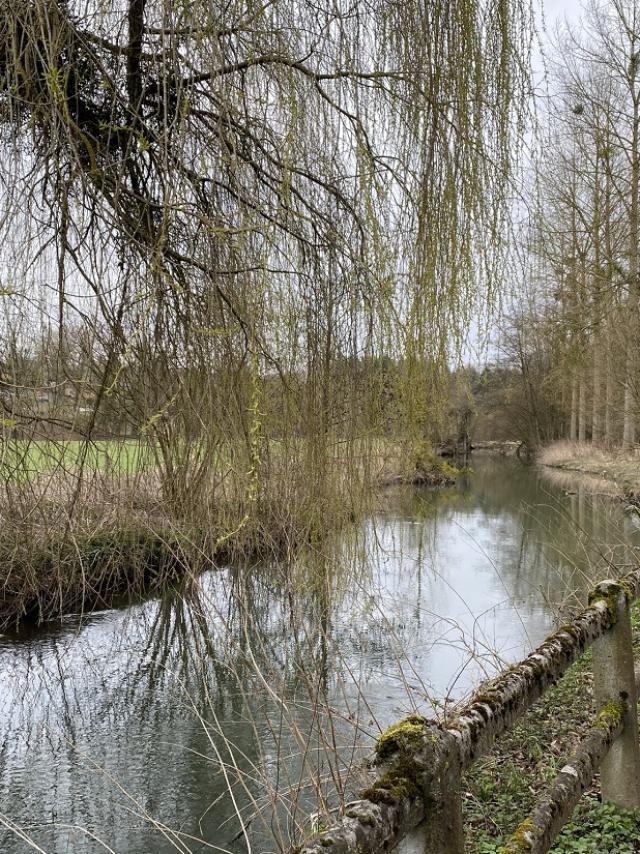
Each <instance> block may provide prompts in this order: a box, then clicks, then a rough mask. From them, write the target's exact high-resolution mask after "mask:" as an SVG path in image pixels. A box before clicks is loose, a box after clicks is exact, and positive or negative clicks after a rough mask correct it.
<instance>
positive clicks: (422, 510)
mask: <svg viewBox="0 0 640 854" xmlns="http://www.w3.org/2000/svg"><path fill="white" fill-rule="evenodd" d="M473 465H474V469H475V473H474V474H473V475H471V476H469V477H468V478H466V479H464V481H463V482H461V483H460V484H459V485H458V486H457V487H455V488H452V489H449V490H445V491H440V492H430V491H428V490H424V491H420V490H404V491H402V490H401V491H398V492H397V493H390V494H389V495H387V496H386V497H385V504H384V509H383V510H381V511H380V512H379V513H377V514H376V515H375V516H373V517H372V518H370V519H368V520H367V521H366V522H365V523H364V524H363V525H362V526H359V527H358V528H357V530H353V531H349V532H345V533H344V534H343V535H342V538H341V541H340V542H339V543H337V544H336V546H335V548H334V549H333V550H332V552H331V557H327V556H326V555H324V556H319V555H315V554H310V555H307V556H305V558H304V560H301V561H300V563H299V565H298V566H296V567H293V568H289V570H288V571H287V572H285V570H284V568H283V567H273V566H269V567H264V566H257V567H253V568H251V569H250V570H248V571H244V572H242V573H238V572H235V573H234V572H232V571H221V572H217V573H210V574H208V575H205V576H204V577H201V578H200V579H199V581H198V582H193V581H192V582H190V583H189V584H186V585H185V586H184V589H182V590H181V591H179V592H178V593H175V594H174V595H172V596H167V597H166V598H165V599H163V600H162V601H153V602H148V603H145V604H143V605H140V606H136V607H132V608H129V609H128V610H126V611H109V612H104V613H100V614H94V615H91V616H90V617H87V618H84V619H73V620H69V621H68V622H67V623H66V624H65V626H63V627H62V628H58V629H56V630H51V631H45V632H41V633H39V634H37V635H35V636H32V637H30V638H23V639H21V640H20V641H19V642H17V641H15V640H12V639H10V638H0V672H1V683H0V684H1V686H2V688H1V690H0V744H1V754H0V851H2V852H3V853H4V854H18V852H20V854H22V852H25V854H26V852H31V851H45V852H49V854H62V852H65V854H66V853H67V852H73V854H88V852H91V854H93V852H104V851H112V852H117V854H166V852H174V851H178V852H182V854H186V852H198V854H200V852H205V851H233V852H240V851H247V850H250V851H254V852H263V851H264V852H266V851H277V850H279V848H278V844H280V845H284V844H285V843H286V839H287V836H288V834H289V833H290V831H291V829H292V827H293V825H294V824H295V822H296V821H300V820H301V817H302V815H304V814H306V813H307V812H308V811H309V810H310V809H315V808H316V807H315V804H316V803H317V802H318V796H319V795H320V796H321V798H322V797H323V796H326V797H327V799H328V800H329V801H331V799H332V797H333V793H335V791H336V790H338V791H340V790H342V789H346V790H347V791H348V790H350V789H351V788H353V787H355V786H357V778H358V772H357V758H358V756H359V755H361V752H362V751H363V750H366V749H367V748H368V747H370V744H371V742H370V737H375V735H376V733H377V732H378V731H379V728H380V727H384V726H386V725H388V724H389V723H390V722H391V721H393V720H395V719H397V718H398V717H399V716H401V715H403V714H406V713H407V711H409V710H411V709H419V710H420V711H422V712H424V713H426V714H430V715H432V714H442V713H444V712H446V710H447V708H448V707H449V706H450V705H451V703H452V702H453V701H454V700H456V699H459V698H460V697H461V696H463V695H464V694H465V692H468V690H469V689H470V687H471V686H472V685H473V684H474V683H475V682H477V681H478V680H479V679H482V678H484V677H486V676H487V675H490V674H492V673H493V672H495V670H496V669H500V668H501V667H502V666H504V663H505V662H511V661H513V660H516V659H518V658H520V657H522V655H523V654H524V653H526V652H527V651H528V650H529V649H530V648H531V647H532V646H534V645H536V644H537V643H539V642H540V641H541V640H542V639H543V638H544V636H545V635H547V634H548V633H549V631H550V630H551V629H552V628H553V625H554V622H555V621H556V618H557V614H558V610H557V606H558V604H559V603H565V604H566V603H570V602H572V601H573V602H575V601H576V597H577V599H579V598H580V596H581V595H582V594H583V593H584V591H585V590H586V589H587V588H588V587H589V585H590V581H591V579H593V578H599V577H604V576H607V575H611V574H612V570H611V565H612V564H617V565H620V566H622V565H624V564H627V563H630V562H631V561H632V559H633V547H634V544H636V543H637V544H640V533H639V531H638V528H637V526H636V524H635V521H634V517H633V516H631V515H627V514H625V512H624V509H623V508H622V506H621V505H619V504H617V503H615V502H612V501H610V500H608V499H606V498H601V497H598V496H592V495H590V494H588V493H587V492H586V490H584V489H583V488H582V487H577V486H574V487H572V488H571V491H573V490H576V492H575V494H567V487H566V486H564V487H561V486H558V485H557V484H555V485H554V484H553V483H550V482H549V481H548V480H547V479H545V478H543V477H542V476H541V475H540V474H539V473H538V472H537V471H536V470H535V469H532V468H526V467H523V466H521V465H520V464H518V463H516V462H515V461H510V460H504V459H497V458H489V457H486V458H484V459H483V458H478V459H476V460H474V464H473ZM319 579H328V581H326V582H323V581H321V580H319ZM334 747H337V748H338V751H337V752H338V755H339V756H340V759H339V760H336V759H335V755H336V751H334ZM314 779H315V780H316V781H317V784H316V785H313V784H310V782H309V781H312V780H314ZM238 816H241V817H242V823H241V822H240V821H239V819H238ZM243 827H244V828H245V829H244V831H243V829H242V828H243ZM278 840H280V843H278Z"/></svg>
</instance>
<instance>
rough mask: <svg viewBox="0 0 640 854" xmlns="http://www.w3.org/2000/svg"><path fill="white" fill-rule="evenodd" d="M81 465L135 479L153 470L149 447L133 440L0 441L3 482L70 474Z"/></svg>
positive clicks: (0, 470) (91, 469)
mask: <svg viewBox="0 0 640 854" xmlns="http://www.w3.org/2000/svg"><path fill="white" fill-rule="evenodd" d="M81 465H84V467H85V469H86V470H88V471H101V472H105V473H107V474H111V475H116V476H117V475H134V474H136V473H138V472H140V471H146V470H148V469H149V468H152V467H153V466H154V465H155V459H154V454H153V449H152V448H151V447H150V445H149V444H148V443H143V442H139V441H137V440H136V439H127V440H124V441H113V440H102V441H100V440H99V441H95V442H90V443H87V442H83V441H81V440H69V441H64V440H60V441H55V440H49V439H41V440H22V439H9V440H4V441H0V476H2V477H3V478H5V479H12V478H14V479H22V478H27V479H29V478H32V477H35V476H36V475H39V474H46V473H47V472H54V471H56V470H61V471H65V472H73V471H77V469H78V468H79V467H80V466H81Z"/></svg>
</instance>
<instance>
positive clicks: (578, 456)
mask: <svg viewBox="0 0 640 854" xmlns="http://www.w3.org/2000/svg"><path fill="white" fill-rule="evenodd" d="M536 462H538V463H539V464H540V465H543V466H546V467H547V468H551V469H558V470H561V471H567V472H576V473H578V474H581V475H584V476H585V477H588V478H595V479H597V480H598V481H605V482H606V483H607V484H609V485H610V486H609V490H610V494H611V495H612V496H613V497H617V498H619V499H621V500H624V501H627V502H628V503H631V504H640V455H639V454H638V452H633V451H631V452H625V451H622V450H620V449H614V450H606V449H604V448H597V447H594V446H593V445H591V444H587V443H581V442H567V441H561V442H554V443H552V444H551V445H547V447H545V448H543V449H542V450H541V451H539V453H538V454H537V456H536Z"/></svg>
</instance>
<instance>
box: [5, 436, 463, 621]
mask: <svg viewBox="0 0 640 854" xmlns="http://www.w3.org/2000/svg"><path fill="white" fill-rule="evenodd" d="M311 450H312V448H311V447H310V445H309V444H308V443H306V442H305V441H304V440H297V441H296V442H291V443H289V444H288V445H287V446H285V445H284V443H279V442H276V441H269V442H265V443H264V446H263V447H262V448H261V454H260V459H257V458H256V459H250V460H247V458H246V454H245V456H244V457H243V456H242V454H241V451H242V447H240V446H239V447H238V448H234V447H230V446H228V445H226V446H224V447H218V448H216V449H214V453H213V455H212V456H211V457H209V458H205V457H204V455H203V454H202V452H201V450H200V449H199V448H198V447H194V446H191V448H188V447H187V446H185V447H184V448H182V447H178V448H177V449H174V452H175V456H176V457H177V458H180V459H179V463H180V465H178V462H176V460H174V459H173V457H171V458H170V459H169V461H168V463H167V464H166V465H165V464H164V461H163V458H162V455H161V454H159V453H158V448H157V447H156V446H153V445H150V444H149V443H143V442H137V441H135V440H127V441H123V442H115V441H114V442H109V441H100V442H94V443H90V444H89V443H83V442H80V441H62V440H60V441H52V440H51V441H50V440H42V441H31V442H28V441H21V440H5V441H4V442H1V443H0V476H1V480H2V488H0V631H4V630H7V629H8V628H9V627H16V626H18V625H19V624H20V623H22V622H25V621H29V622H42V621H47V620H52V619H57V618H59V617H60V616H62V615H64V614H68V613H76V612H83V611H85V612H86V611H90V610H94V609H98V608H106V607H110V606H111V605H112V604H114V603H115V602H116V601H123V600H126V599H127V598H129V599H135V598H138V597H140V596H143V595H153V594H156V593H159V592H161V591H162V589H163V588H164V587H165V586H166V585H167V584H170V583H171V582H172V580H174V579H177V578H179V577H181V576H184V575H185V574H188V573H192V574H197V573H199V572H201V571H202V570H203V569H206V568H211V567H215V566H217V565H220V564H222V563H234V564H238V565H239V564H242V563H247V562H249V561H256V560H270V559H277V560H280V559H285V560H286V559H288V558H289V557H291V556H292V555H293V554H295V553H296V552H297V551H298V550H299V549H300V548H301V547H304V546H307V545H313V546H314V547H315V548H317V547H318V546H319V545H320V544H321V543H322V542H325V541H326V540H327V538H329V537H331V536H332V535H333V534H334V533H335V532H336V531H338V530H340V528H341V527H342V526H343V525H345V524H348V523H349V522H353V521H354V520H355V519H357V518H360V517H361V516H362V515H363V514H364V513H365V512H366V511H367V509H370V508H371V507H372V506H373V504H374V499H375V498H376V495H378V494H379V491H380V488H382V487H384V486H386V485H389V484H394V483H400V484H422V485H424V484H429V485H435V486H440V485H445V484H448V483H452V482H453V481H454V480H455V477H456V476H457V474H458V471H457V470H456V469H455V468H454V467H453V466H451V465H450V464H449V463H447V462H446V461H444V460H441V459H440V458H438V457H437V456H436V455H435V454H434V453H433V452H432V451H431V450H430V449H429V448H428V447H422V446H421V447H418V448H417V449H416V448H413V449H409V448H408V447H407V446H403V445H402V444H400V443H395V442H391V441H388V440H384V439H380V440H372V441H371V442H369V443H351V444H347V443H343V442H338V441H336V442H335V443H333V444H330V445H329V447H328V448H327V453H326V455H325V456H324V457H323V459H322V460H321V462H320V464H319V465H321V471H322V472H323V476H319V475H315V476H312V475H311V474H310V472H313V471H314V465H315V463H314V462H313V460H310V451H311ZM187 451H192V452H193V453H192V457H191V458H190V457H188V456H186V454H185V453H184V452H187ZM183 457H184V458H183ZM380 494H383V493H380Z"/></svg>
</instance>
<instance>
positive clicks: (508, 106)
mask: <svg viewBox="0 0 640 854" xmlns="http://www.w3.org/2000/svg"><path fill="white" fill-rule="evenodd" d="M530 31H531V22H530V10H529V7H528V2H526V0H514V2H505V0H483V2H480V3H478V2H476V0H460V2H456V3H450V2H448V0H434V2H429V3H426V4H425V3H422V2H417V0H409V2H403V3H394V2H388V0H372V1H371V2H360V0H358V1H357V2H356V3H349V4H343V3H338V4H324V5H322V4H321V5H320V6H318V5H317V4H315V3H312V2H306V0H275V2H266V3H262V2H249V3H246V2H240V0H231V2H229V3H226V4H224V5H220V4H216V3H211V2H209V0H193V2H188V3H187V2H184V0H126V2H124V3H122V4H113V5H112V4H104V3H101V2H98V0H58V2H54V0H29V2H27V0H16V2H10V3H9V2H3V4H2V8H1V10H0V88H1V94H0V106H1V113H0V120H1V123H2V144H3V162H4V163H5V169H4V171H3V182H4V193H5V198H6V200H7V206H6V207H7V209H8V210H9V209H10V212H11V216H10V217H9V218H8V219H5V221H4V223H5V225H4V228H5V234H6V238H7V239H6V240H5V241H4V244H3V256H4V257H3V261H4V264H5V266H6V268H7V269H9V268H10V269H11V272H12V281H14V282H17V283H18V284H17V285H16V286H15V287H14V286H13V285H12V286H11V287H10V288H7V289H5V290H4V291H3V294H4V297H3V299H5V300H7V301H12V304H13V306H14V314H13V315H11V316H20V317H21V318H22V319H23V322H24V318H32V317H33V316H35V315H34V309H33V285H32V283H33V279H34V270H36V269H38V265H40V269H41V270H42V269H44V270H45V273H46V277H47V278H48V282H47V284H48V288H47V290H46V293H45V295H44V297H42V298H41V299H40V300H39V301H38V303H37V306H38V310H39V311H40V312H41V314H42V316H44V317H46V322H47V323H49V325H50V326H52V327H53V329H54V330H56V331H58V332H60V334H61V331H62V330H63V329H64V327H65V326H66V327H69V328H74V329H77V328H82V327H88V328H90V330H91V335H92V336H93V338H92V340H93V342H94V344H93V352H94V354H95V353H97V354H99V358H97V359H94V361H93V363H92V366H91V372H92V378H93V379H92V382H93V384H94V386H93V387H94V390H95V395H96V398H95V409H96V411H99V410H100V407H101V406H105V405H107V403H108V402H110V403H109V405H111V406H112V407H115V408H117V409H119V410H120V411H121V412H126V413H127V417H128V420H129V422H130V424H131V429H132V430H135V431H138V432H141V433H142V434H143V436H145V437H147V438H149V440H150V446H151V447H152V449H153V453H154V454H156V455H158V458H159V466H160V469H161V470H162V471H163V472H165V473H167V476H166V477H165V479H164V489H165V496H168V497H170V498H171V500H172V502H173V503H174V504H175V506H176V507H178V508H184V507H185V506H186V505H193V504H194V503H195V504H198V506H199V507H207V508H210V501H209V499H210V497H211V496H212V495H213V494H214V493H215V490H216V489H218V488H219V489H222V490H223V491H224V489H226V487H227V484H228V483H229V479H228V478H227V474H228V472H229V471H231V472H232V473H233V477H234V478H235V479H236V480H238V481H239V482H240V483H241V486H242V488H241V489H240V493H241V494H242V496H243V497H242V499H241V500H239V503H238V506H237V507H236V508H235V510H234V511H233V513H232V514H231V515H232V517H233V518H230V519H229V529H230V530H234V529H235V528H237V527H238V525H239V524H240V522H241V523H242V524H245V521H244V520H246V519H247V518H248V517H249V516H251V515H252V514H253V513H254V511H255V510H256V508H258V509H259V508H260V506H261V505H260V501H261V498H264V499H265V500H266V496H265V495H264V494H263V493H264V483H265V481H266V480H268V464H270V465H272V467H273V466H275V465H276V463H275V462H274V460H273V459H272V457H274V458H275V457H276V456H277V461H278V465H281V466H284V468H285V469H286V471H285V475H286V476H285V478H284V480H283V481H282V482H283V483H285V484H287V485H288V486H289V485H290V484H291V482H292V480H291V479H292V478H293V479H294V480H295V479H296V478H297V479H298V482H299V485H300V488H302V487H304V488H307V489H308V488H310V486H309V485H310V484H313V489H315V488H316V485H317V484H319V483H322V482H324V481H325V480H326V475H327V473H330V470H331V467H332V462H331V460H332V459H333V457H332V451H331V449H332V448H334V447H335V445H336V443H337V442H341V443H343V444H344V443H345V440H346V444H347V446H348V447H353V442H352V440H353V439H354V438H355V437H356V436H359V437H362V436H364V437H368V438H371V437H372V436H373V435H375V434H377V433H379V432H381V431H382V430H383V427H381V421H380V419H378V420H376V417H375V412H377V411H378V410H379V408H380V401H379V399H378V397H377V395H378V392H379V389H380V383H379V382H378V381H377V380H375V378H371V377H370V378H369V379H368V380H367V381H366V382H364V383H363V382H362V371H361V370H360V368H359V367H358V366H360V367H361V366H362V365H363V364H365V363H366V360H367V359H368V360H369V362H368V364H380V360H381V359H384V358H386V359H390V360H391V361H392V362H393V363H394V364H395V365H396V366H397V367H398V369H397V370H396V372H395V376H396V380H395V381H394V382H395V388H394V390H393V394H392V398H393V401H394V404H393V405H394V407H395V410H396V412H397V417H395V418H391V419H389V418H387V417H386V416H385V420H384V425H385V426H384V429H385V430H391V431H392V432H393V433H394V434H395V435H396V436H399V435H406V434H408V433H415V434H420V435H428V428H429V425H430V423H431V421H432V420H433V418H434V417H435V413H436V411H437V406H436V396H437V395H436V392H437V388H438V385H437V383H436V382H435V380H434V378H437V376H438V375H439V374H440V373H441V369H442V368H443V366H445V365H446V359H447V357H448V355H449V354H450V345H451V342H452V341H459V340H460V338H461V336H462V334H463V330H464V326H465V321H466V320H467V319H468V316H469V313H470V310H471V306H472V304H473V301H474V299H476V297H477V296H478V295H479V294H481V295H484V296H487V295H489V296H490V295H491V293H492V292H493V288H494V286H495V282H496V277H497V274H498V270H499V257H500V254H499V248H500V243H501V238H502V236H503V234H504V232H505V224H504V217H505V212H506V200H507V196H508V193H507V190H508V181H509V178H510V175H511V169H512V151H513V143H514V138H515V136H516V135H517V134H518V133H519V132H520V131H521V130H522V126H523V117H524V114H525V105H526V98H527V80H528V74H527V56H528V48H529V39H530ZM21 235H24V239H23V238H22V237H21ZM42 275H45V274H42ZM7 316H9V315H7ZM63 361H64V360H60V362H61V364H60V365H59V370H61V371H62V370H64V364H63ZM357 368H358V369H357ZM5 374H6V375H7V376H9V380H8V383H9V384H10V383H11V377H10V372H9V373H8V374H7V373H6V372H5ZM356 375H357V379H356ZM17 382H18V381H16V383H17ZM18 398H19V396H18ZM363 413H369V414H368V415H367V418H366V419H364V416H363ZM371 413H373V415H372V414H371ZM23 414H24V413H22V412H21V409H20V401H19V399H18V403H17V404H15V405H13V408H12V412H11V415H12V419H13V421H16V422H18V423H22V422H24V420H25V419H24V418H23V419H22V422H21V417H22V415H23ZM41 420H42V419H41ZM45 420H46V419H45ZM61 420H62V421H64V419H63V418H62V416H59V417H58V421H61ZM363 420H364V423H363ZM36 421H37V419H36ZM29 423H30V424H33V423H35V422H34V421H33V420H30V421H29ZM96 423H97V421H96V419H91V418H89V419H88V423H86V424H85V425H84V428H83V429H84V436H85V438H86V439H88V440H90V439H91V438H92V436H94V435H95V429H96ZM389 425H391V426H389ZM240 437H243V439H242V441H239V438H240ZM269 437H271V438H277V439H278V440H279V441H280V442H281V443H282V444H283V446H284V451H283V452H282V453H278V454H277V455H276V454H274V453H272V451H273V449H272V447H271V445H270V443H269V442H268V441H267V439H268V438H269ZM301 437H306V438H307V439H310V440H312V441H308V442H300V441H299V439H300V438H301ZM193 440H196V441H193ZM221 448H224V449H225V450H224V452H222V451H221ZM229 449H231V450H229ZM291 460H294V461H296V464H295V466H293V463H291V464H290V461H291ZM283 461H285V462H283ZM334 462H335V460H334ZM292 466H293V467H292ZM309 466H312V468H313V472H314V477H313V478H311V479H310V478H309ZM334 469H335V466H334ZM339 470H340V472H342V473H344V471H345V467H344V457H342V458H341V461H340V467H339ZM350 471H351V474H353V475H359V474H360V473H361V468H360V467H358V469H357V471H356V470H355V469H354V470H350ZM300 472H303V475H300ZM290 498H291V496H289V499H290ZM194 499H197V500H195V501H194ZM287 506H288V507H289V506H290V501H288V503H287ZM314 506H319V507H320V511H321V512H322V509H323V508H324V507H325V505H324V504H323V501H320V502H319V504H318V501H315V504H314ZM263 509H264V507H263ZM239 520H240V522H239Z"/></svg>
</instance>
